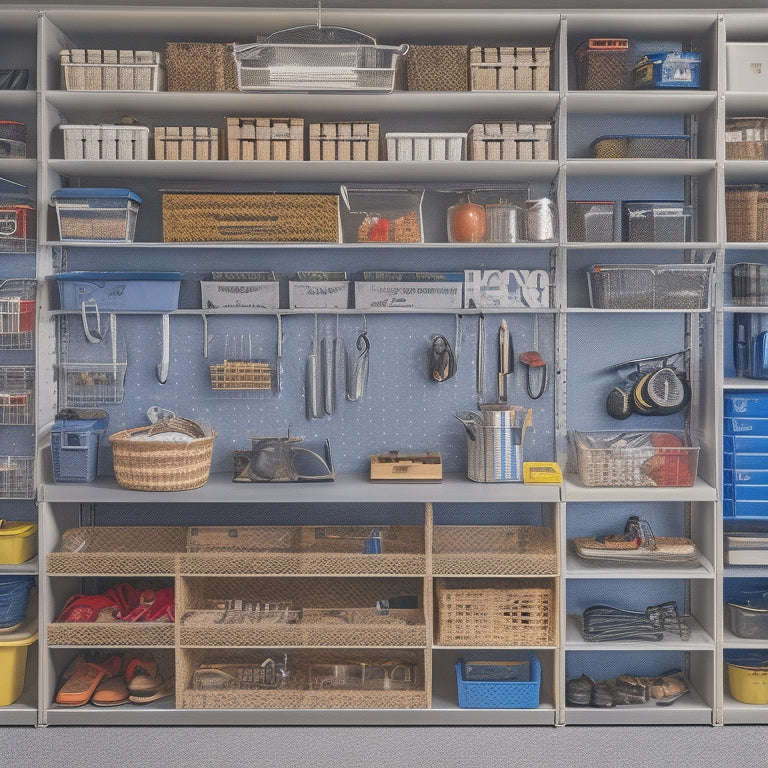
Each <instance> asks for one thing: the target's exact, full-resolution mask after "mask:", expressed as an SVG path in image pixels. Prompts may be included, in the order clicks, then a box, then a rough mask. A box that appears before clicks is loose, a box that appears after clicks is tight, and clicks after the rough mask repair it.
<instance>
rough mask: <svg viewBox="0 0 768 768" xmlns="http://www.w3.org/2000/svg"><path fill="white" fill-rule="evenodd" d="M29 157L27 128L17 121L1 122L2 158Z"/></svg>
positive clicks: (0, 153) (0, 152) (0, 146)
mask: <svg viewBox="0 0 768 768" xmlns="http://www.w3.org/2000/svg"><path fill="white" fill-rule="evenodd" d="M26 156H27V126H26V125H24V123H19V122H17V121H15V120H0V158H3V157H7V158H24V157H26Z"/></svg>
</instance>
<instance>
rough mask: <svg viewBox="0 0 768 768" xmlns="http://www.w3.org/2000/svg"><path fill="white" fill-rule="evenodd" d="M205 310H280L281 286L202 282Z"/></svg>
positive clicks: (255, 282) (255, 281) (275, 284)
mask: <svg viewBox="0 0 768 768" xmlns="http://www.w3.org/2000/svg"><path fill="white" fill-rule="evenodd" d="M200 292H201V294H202V307H203V309H223V308H232V307H251V308H255V309H279V307H280V284H279V283H277V282H276V281H275V282H260V281H258V280H252V281H247V282H233V281H229V280H225V281H222V282H213V281H209V280H201V281H200Z"/></svg>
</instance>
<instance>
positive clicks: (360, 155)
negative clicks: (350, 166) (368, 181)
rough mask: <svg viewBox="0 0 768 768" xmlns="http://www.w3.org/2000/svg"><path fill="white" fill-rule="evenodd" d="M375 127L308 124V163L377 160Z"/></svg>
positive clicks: (376, 130) (377, 137) (356, 124)
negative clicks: (314, 161) (310, 161)
mask: <svg viewBox="0 0 768 768" xmlns="http://www.w3.org/2000/svg"><path fill="white" fill-rule="evenodd" d="M379 133H380V129H379V124H378V123H311V124H310V126H309V159H310V160H378V159H379Z"/></svg>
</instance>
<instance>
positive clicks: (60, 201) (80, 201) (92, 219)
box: [51, 187, 141, 243]
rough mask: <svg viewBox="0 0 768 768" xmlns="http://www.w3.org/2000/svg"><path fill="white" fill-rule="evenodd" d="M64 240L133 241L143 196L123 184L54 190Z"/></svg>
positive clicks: (52, 195) (60, 231)
mask: <svg viewBox="0 0 768 768" xmlns="http://www.w3.org/2000/svg"><path fill="white" fill-rule="evenodd" d="M51 201H52V202H53V204H54V205H55V206H56V215H57V217H58V220H59V236H60V237H61V239H62V240H85V241H99V242H108V243H114V242H117V243H120V242H126V243H132V242H133V237H134V233H135V231H136V218H137V216H138V213H139V206H140V205H141V198H140V197H139V196H138V195H137V194H136V193H135V192H132V191H131V190H130V189H124V188H122V187H95V188H94V187H81V188H75V187H68V188H64V189H57V190H55V191H54V192H53V193H52V194H51Z"/></svg>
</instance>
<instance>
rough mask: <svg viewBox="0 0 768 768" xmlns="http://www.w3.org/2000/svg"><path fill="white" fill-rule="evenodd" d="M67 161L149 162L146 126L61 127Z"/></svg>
mask: <svg viewBox="0 0 768 768" xmlns="http://www.w3.org/2000/svg"><path fill="white" fill-rule="evenodd" d="M59 128H60V129H61V131H62V133H63V134H64V159H65V160H147V159H149V128H147V127H146V126H144V125H60V126H59Z"/></svg>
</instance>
